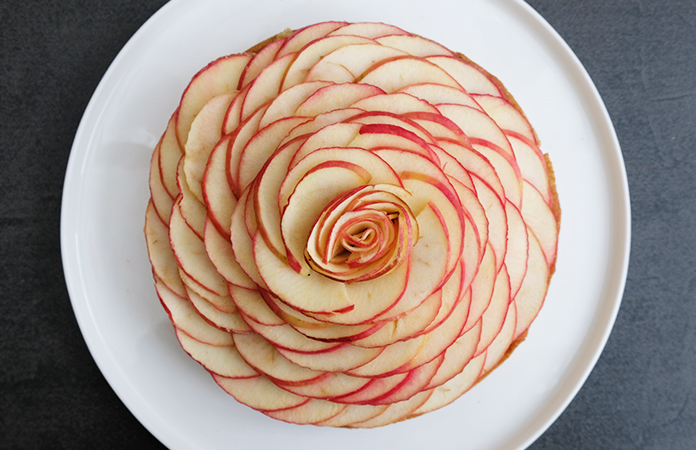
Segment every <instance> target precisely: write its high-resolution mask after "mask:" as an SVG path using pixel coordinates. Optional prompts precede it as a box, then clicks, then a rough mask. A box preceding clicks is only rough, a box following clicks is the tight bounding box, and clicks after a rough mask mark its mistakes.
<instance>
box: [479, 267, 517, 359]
mask: <svg viewBox="0 0 696 450" xmlns="http://www.w3.org/2000/svg"><path fill="white" fill-rule="evenodd" d="M510 300H511V299H510V277H509V276H508V273H507V268H506V267H505V266H503V267H502V269H501V270H500V272H498V276H497V277H496V279H495V286H494V287H493V294H492V295H491V301H490V303H489V304H488V308H486V311H485V312H484V313H483V316H482V317H481V321H482V325H483V327H482V328H481V337H480V339H479V343H478V346H477V347H476V353H475V356H478V355H480V354H481V353H483V352H484V351H486V349H487V348H488V346H489V345H490V344H491V342H493V340H494V339H495V337H496V336H498V333H500V330H501V329H502V328H503V323H504V322H505V315H506V314H507V312H508V306H509V305H510Z"/></svg>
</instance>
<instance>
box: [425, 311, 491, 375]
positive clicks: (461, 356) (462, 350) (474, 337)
mask: <svg viewBox="0 0 696 450" xmlns="http://www.w3.org/2000/svg"><path fill="white" fill-rule="evenodd" d="M481 329H482V321H481V320H479V321H478V322H477V324H476V325H475V326H474V327H472V328H471V329H470V330H469V331H467V332H466V333H464V334H462V335H461V336H460V337H459V338H457V340H456V341H454V343H453V344H452V345H450V346H449V347H448V348H447V350H446V351H445V354H444V356H445V360H444V361H443V363H442V364H441V365H440V367H438V369H437V373H436V374H435V375H434V376H433V378H432V379H431V380H430V383H428V386H426V388H425V389H433V388H436V387H438V386H442V385H443V384H445V383H446V382H448V381H449V380H451V379H452V378H454V377H456V376H457V375H459V374H460V373H462V372H463V371H464V368H465V367H466V366H467V365H468V364H469V362H471V361H472V360H473V359H474V354H475V353H476V347H477V345H478V342H479V339H480V337H481ZM479 359H481V366H483V358H479Z"/></svg>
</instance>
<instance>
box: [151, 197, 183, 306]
mask: <svg viewBox="0 0 696 450" xmlns="http://www.w3.org/2000/svg"><path fill="white" fill-rule="evenodd" d="M145 240H146V242H147V251H148V257H149V258H150V263H151V264H152V272H153V275H154V276H155V278H159V279H161V280H162V283H164V284H165V285H166V286H167V287H168V288H169V289H170V290H171V291H172V292H174V293H176V295H178V296H180V297H185V296H186V289H185V288H184V284H183V283H182V282H181V278H180V277H179V266H177V264H176V259H175V258H174V252H173V251H172V247H171V245H170V244H169V228H168V227H167V225H166V224H165V223H164V222H162V219H160V217H159V216H158V215H157V212H156V211H155V207H154V205H153V204H152V201H150V202H149V203H148V206H147V210H146V212H145Z"/></svg>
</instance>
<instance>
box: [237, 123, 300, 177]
mask: <svg viewBox="0 0 696 450" xmlns="http://www.w3.org/2000/svg"><path fill="white" fill-rule="evenodd" d="M307 120H309V119H308V118H306V117H286V118H283V119H279V120H276V121H275V122H272V123H271V124H269V125H268V126H266V127H265V128H262V129H260V130H259V131H257V132H256V134H254V136H253V137H252V138H251V139H249V142H247V144H246V145H245V146H244V149H243V150H242V152H241V154H240V156H239V164H238V166H237V174H236V179H237V186H238V187H239V189H240V190H244V189H246V187H247V186H248V185H249V184H250V183H251V182H252V181H253V180H254V178H256V176H257V175H258V173H259V171H260V170H261V168H262V167H263V166H264V165H265V164H266V161H268V159H269V158H270V157H271V155H273V153H274V152H275V150H276V149H277V148H278V145H279V144H280V142H281V141H282V140H283V138H284V137H285V136H286V135H287V134H288V133H289V132H290V130H292V129H293V128H295V127H296V126H297V125H299V124H301V123H303V122H306V121H307Z"/></svg>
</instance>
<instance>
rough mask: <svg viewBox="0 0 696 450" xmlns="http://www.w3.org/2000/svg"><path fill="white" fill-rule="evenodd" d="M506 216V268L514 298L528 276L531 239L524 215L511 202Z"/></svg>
mask: <svg viewBox="0 0 696 450" xmlns="http://www.w3.org/2000/svg"><path fill="white" fill-rule="evenodd" d="M525 203H526V201H525ZM505 215H506V216H507V223H508V245H507V253H505V266H506V268H507V272H508V275H509V276H510V297H511V298H513V297H515V295H516V294H517V291H518V290H519V288H520V286H521V285H522V280H523V279H524V277H525V275H526V274H527V256H528V250H529V239H528V237H527V225H526V224H525V222H524V219H523V218H522V214H520V211H519V210H518V209H517V208H516V207H515V206H514V205H513V204H512V203H510V202H507V203H505Z"/></svg>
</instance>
